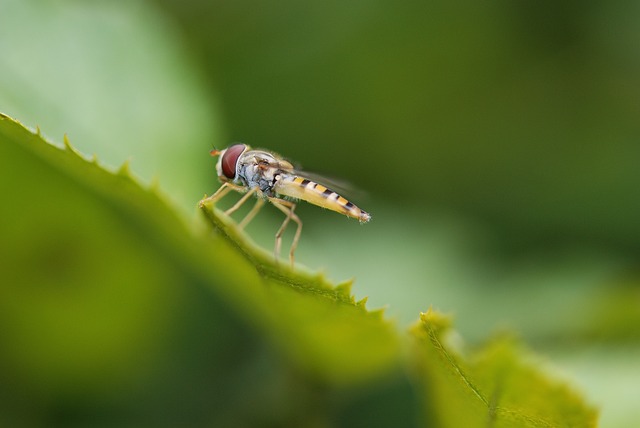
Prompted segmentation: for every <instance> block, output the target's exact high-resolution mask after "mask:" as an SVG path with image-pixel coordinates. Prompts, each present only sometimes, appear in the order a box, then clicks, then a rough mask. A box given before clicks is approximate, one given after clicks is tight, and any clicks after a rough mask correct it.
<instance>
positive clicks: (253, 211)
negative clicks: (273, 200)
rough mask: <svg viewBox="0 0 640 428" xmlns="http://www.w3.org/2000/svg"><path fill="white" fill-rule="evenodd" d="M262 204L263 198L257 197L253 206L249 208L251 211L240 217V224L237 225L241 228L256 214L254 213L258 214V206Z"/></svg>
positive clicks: (260, 206)
mask: <svg viewBox="0 0 640 428" xmlns="http://www.w3.org/2000/svg"><path fill="white" fill-rule="evenodd" d="M263 205H264V199H263V198H261V197H258V199H256V204H255V205H254V206H253V208H251V211H249V213H248V214H247V215H246V216H245V217H244V218H243V219H242V221H241V222H240V224H238V227H239V228H240V229H243V228H244V227H245V226H246V225H248V224H249V222H250V221H251V220H253V218H254V217H255V216H256V214H258V211H260V208H262V206H263Z"/></svg>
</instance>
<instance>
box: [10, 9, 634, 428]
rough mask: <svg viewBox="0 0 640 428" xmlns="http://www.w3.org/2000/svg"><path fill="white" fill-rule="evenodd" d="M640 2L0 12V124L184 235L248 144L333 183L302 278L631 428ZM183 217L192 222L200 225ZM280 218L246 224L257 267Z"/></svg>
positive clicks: (315, 222)
mask: <svg viewBox="0 0 640 428" xmlns="http://www.w3.org/2000/svg"><path fill="white" fill-rule="evenodd" d="M639 22H640V5H639V4H637V3H634V2H610V3H602V2H575V1H574V2H553V1H538V2H516V3H514V2H470V1H466V2H443V1H435V2H418V1H405V2H391V1H388V0H387V1H383V0H371V1H353V2H343V1H336V0H329V1H324V2H298V1H293V0H283V1H280V2H271V3H264V2H258V1H253V0H241V1H217V0H212V1H198V0H188V1H182V0H181V1H177V0H147V1H141V0H136V1H130V2H107V1H95V2H82V1H74V0H56V1H53V0H38V1H36V0H28V1H25V0H0V52H2V54H1V55H0V70H2V79H0V111H2V112H4V113H6V114H8V115H10V116H12V117H15V118H17V119H19V120H20V121H22V122H23V123H25V124H26V125H28V126H31V127H35V126H39V127H40V128H41V130H42V132H43V134H44V135H46V136H47V137H48V138H49V139H50V140H51V141H53V142H57V143H60V142H61V141H62V136H63V134H67V135H68V137H69V139H70V140H71V143H72V144H73V145H74V146H75V147H77V148H78V149H79V150H80V151H81V152H82V153H85V154H86V155H88V156H90V155H93V154H95V155H96V156H97V157H98V159H100V161H101V162H102V163H103V164H105V165H107V166H109V167H111V168H117V167H118V166H119V165H120V164H122V163H123V162H125V161H129V162H130V165H131V170H132V171H133V172H134V173H135V174H136V175H137V176H139V177H140V178H141V180H142V181H143V182H147V183H149V182H151V181H154V180H157V181H158V182H159V185H160V188H161V189H162V191H163V192H164V193H165V194H166V196H167V198H168V199H170V200H171V201H172V203H173V205H174V206H175V208H176V210H178V211H180V212H182V215H184V216H185V217H186V218H189V219H191V218H193V219H195V218H196V216H197V213H196V203H197V201H198V200H199V199H200V198H201V197H202V195H203V194H205V193H208V194H211V193H212V192H213V191H214V190H215V188H216V187H217V183H216V179H215V173H214V169H213V166H214V163H215V160H214V159H211V158H210V157H209V156H208V154H207V153H208V151H209V150H210V149H211V147H212V145H215V146H217V147H225V146H227V145H228V144H231V143H232V142H236V141H242V142H244V143H247V144H250V145H252V146H254V147H263V148H268V149H271V150H274V151H276V152H279V153H281V154H283V155H285V156H286V157H288V158H290V159H293V160H295V161H296V162H298V163H299V164H301V165H302V166H303V167H304V168H305V169H308V170H311V171H314V172H320V173H324V174H326V175H327V176H331V177H337V178H340V179H344V180H346V181H349V182H350V183H352V184H353V185H354V187H356V188H357V189H358V190H357V191H354V192H353V195H351V196H352V197H353V200H354V202H356V203H357V204H358V205H360V206H362V207H363V208H364V209H365V210H367V211H369V212H371V213H372V215H373V221H372V222H371V223H370V224H367V225H363V226H360V225H358V224H357V222H355V221H352V220H347V219H345V218H343V217H341V216H338V215H335V214H334V213H330V212H327V211H323V210H320V209H318V208H315V207H312V206H305V205H303V204H301V205H300V207H299V209H298V213H299V214H300V216H301V218H302V220H303V221H304V231H303V236H302V241H301V244H300V247H299V249H298V253H297V259H298V261H299V262H300V263H302V264H304V265H306V266H308V267H309V268H310V269H312V270H323V271H325V272H326V273H327V275H328V276H329V277H331V278H334V279H336V280H343V279H347V278H351V277H355V278H356V279H357V281H356V285H355V288H354V291H355V293H356V295H357V296H358V297H364V296H369V307H386V308H387V314H388V316H389V317H391V318H393V319H396V320H397V325H398V328H399V329H404V328H406V327H407V326H409V325H410V324H411V323H413V322H414V321H415V320H416V319H417V317H418V314H419V312H420V311H424V310H426V309H427V308H429V307H430V306H433V307H434V308H437V309H440V310H442V311H445V312H449V313H452V314H454V315H455V318H456V326H457V329H458V331H459V332H460V335H461V337H462V338H463V339H464V340H465V341H467V342H469V343H477V342H479V341H481V340H483V339H485V338H487V337H488V336H490V335H491V334H492V333H495V332H497V331H502V330H507V331H513V332H517V334H519V335H520V336H522V337H523V339H524V341H525V342H527V343H528V344H529V345H530V346H531V347H532V348H533V349H534V350H536V351H537V352H538V353H540V354H542V355H544V356H545V358H548V359H549V361H552V362H553V367H554V368H553V370H556V371H557V373H559V375H561V376H564V377H567V378H568V379H570V380H569V382H570V383H572V384H574V385H576V386H577V387H578V388H581V389H582V390H583V391H585V393H586V395H587V397H588V399H589V400H590V401H591V402H592V403H594V404H596V405H598V406H601V409H602V424H603V426H620V427H622V426H629V423H630V421H633V420H639V419H640V409H638V407H637V405H636V404H637V397H638V392H640V390H639V389H638V384H640V363H639V361H640V325H639V323H640V264H639V263H638V260H639V255H640V221H639V219H640V168H639V161H640V120H638V117H639V116H640V25H638V23H639ZM194 221H195V220H194ZM280 221H281V215H280V213H279V212H278V211H277V210H269V209H265V210H264V212H263V214H262V215H261V216H260V218H258V219H256V221H255V223H253V224H252V225H251V226H250V227H249V233H250V234H251V235H252V237H254V239H255V240H256V241H257V242H258V243H260V244H261V245H264V246H265V247H267V248H270V247H271V245H272V235H273V233H274V232H275V230H276V229H277V227H278V225H279V222H280Z"/></svg>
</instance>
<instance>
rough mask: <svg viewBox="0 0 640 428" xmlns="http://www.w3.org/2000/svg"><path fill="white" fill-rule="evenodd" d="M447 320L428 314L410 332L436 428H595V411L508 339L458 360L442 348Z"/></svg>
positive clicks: (457, 355)
mask: <svg viewBox="0 0 640 428" xmlns="http://www.w3.org/2000/svg"><path fill="white" fill-rule="evenodd" d="M449 324H450V320H449V319H448V318H447V317H444V316H443V315H441V314H439V313H437V312H434V311H431V310H430V311H428V312H426V313H424V314H422V315H421V318H420V323H419V324H418V326H417V327H416V328H415V329H414V334H415V336H416V338H417V342H418V344H417V348H418V353H419V355H420V357H419V359H418V361H417V366H418V368H419V370H420V371H421V373H422V381H423V382H424V383H423V388H424V391H425V397H426V398H427V400H428V402H427V403H426V404H427V405H429V407H430V408H432V409H433V412H434V414H435V418H436V419H437V420H438V423H439V425H438V426H441V427H461V426H464V427H486V426H491V427H505V428H506V427H524V426H526V427H595V426H597V412H596V411H595V410H594V409H593V408H591V407H589V406H587V405H585V404H584V402H583V401H582V399H581V398H580V397H579V396H578V395H577V394H576V393H575V392H573V391H571V390H570V389H569V388H568V387H567V386H566V385H564V384H562V383H560V382H558V381H553V380H551V379H549V378H548V377H547V376H545V375H543V373H542V372H541V371H540V365H541V364H540V363H539V362H538V364H535V362H534V360H532V358H531V356H530V355H529V356H527V354H526V353H525V352H524V350H522V349H521V347H520V346H518V345H517V344H516V342H514V341H513V340H510V339H508V338H498V339H496V340H494V341H492V342H490V343H488V344H487V345H486V346H485V347H484V348H482V349H480V350H478V351H475V352H474V353H472V354H471V355H469V356H467V357H463V356H462V355H461V354H460V353H459V352H456V350H455V348H454V347H452V346H450V345H447V336H448V333H450V330H449Z"/></svg>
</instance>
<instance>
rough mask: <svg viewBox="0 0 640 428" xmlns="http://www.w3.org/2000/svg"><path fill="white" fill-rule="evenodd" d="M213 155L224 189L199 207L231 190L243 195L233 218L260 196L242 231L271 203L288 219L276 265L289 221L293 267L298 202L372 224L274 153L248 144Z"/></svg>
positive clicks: (366, 216) (277, 247)
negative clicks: (292, 228) (293, 226)
mask: <svg viewBox="0 0 640 428" xmlns="http://www.w3.org/2000/svg"><path fill="white" fill-rule="evenodd" d="M210 154H211V156H218V162H217V164H216V172H217V174H218V179H219V180H220V181H221V182H222V186H220V188H219V189H218V190H217V191H216V192H215V193H214V194H213V195H212V196H210V197H208V198H205V199H203V200H202V201H200V206H201V207H202V206H203V205H204V203H205V202H213V203H215V202H217V201H219V200H220V199H222V197H224V196H225V195H226V194H227V193H229V192H230V191H231V190H235V191H236V192H239V193H244V196H242V198H240V200H238V202H236V203H235V205H233V206H232V207H231V208H229V209H228V210H226V211H225V214H226V215H231V214H232V213H234V212H235V211H236V210H238V208H240V207H241V206H242V204H244V203H245V202H246V201H247V200H248V199H249V198H250V197H251V196H252V195H255V196H257V201H256V204H255V205H254V207H253V208H252V209H251V210H250V211H249V212H248V213H247V215H246V216H245V217H244V219H242V221H241V222H240V223H239V224H238V227H240V228H241V229H242V228H244V227H245V226H246V225H247V224H249V222H250V221H251V220H252V219H253V218H254V217H255V215H256V214H257V213H258V211H260V208H262V206H263V205H264V202H265V201H269V202H271V204H272V205H273V206H275V207H276V208H278V209H279V210H280V211H282V212H283V213H284V214H285V215H286V217H285V219H284V221H283V222H282V225H281V226H280V229H278V232H277V233H276V242H275V251H274V253H275V258H276V262H277V261H278V259H279V257H280V247H281V244H282V234H283V233H284V231H285V229H286V227H287V225H288V224H289V221H291V220H293V221H294V222H295V223H296V224H297V225H298V228H297V229H296V233H295V235H294V237H293V242H292V244H291V249H290V251H289V260H290V261H291V266H293V264H294V253H295V250H296V247H297V246H298V240H299V239H300V233H301V232H302V222H301V221H300V218H299V217H298V216H297V215H296V214H295V213H294V212H293V211H294V209H295V208H296V201H297V200H299V199H302V200H304V201H307V202H309V203H312V204H314V205H317V206H320V207H323V208H327V209H330V210H332V211H336V212H338V213H340V214H344V215H346V216H347V217H352V218H355V219H357V220H359V221H360V222H361V223H366V222H368V221H369V220H371V215H370V214H369V213H367V212H366V211H363V210H362V209H360V208H358V207H357V206H356V205H355V204H353V203H352V202H350V201H348V200H347V199H346V198H344V197H343V196H341V195H339V194H338V193H336V192H334V191H333V190H331V189H329V188H327V187H326V186H324V185H322V184H320V183H317V182H315V181H313V180H311V179H310V178H308V175H305V173H303V172H300V171H297V170H296V169H295V168H294V167H293V165H292V164H291V163H290V162H288V161H287V160H285V159H283V158H282V157H280V156H279V155H277V154H275V153H272V152H268V151H266V150H253V149H251V147H249V146H248V145H246V144H235V145H232V146H230V147H228V148H226V149H224V150H216V149H213V150H211V152H210Z"/></svg>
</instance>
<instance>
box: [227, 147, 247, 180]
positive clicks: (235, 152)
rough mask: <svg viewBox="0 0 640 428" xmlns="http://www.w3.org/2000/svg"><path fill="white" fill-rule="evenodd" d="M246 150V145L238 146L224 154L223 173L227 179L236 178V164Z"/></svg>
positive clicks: (230, 148)
mask: <svg viewBox="0 0 640 428" xmlns="http://www.w3.org/2000/svg"><path fill="white" fill-rule="evenodd" d="M245 148H246V146H245V145H244V144H236V145H233V146H231V147H229V148H228V149H227V150H226V151H225V152H224V155H223V156H222V173H223V174H224V175H225V177H227V178H234V177H235V176H236V164H237V163H238V158H239V157H240V155H241V154H242V152H244V149H245Z"/></svg>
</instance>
